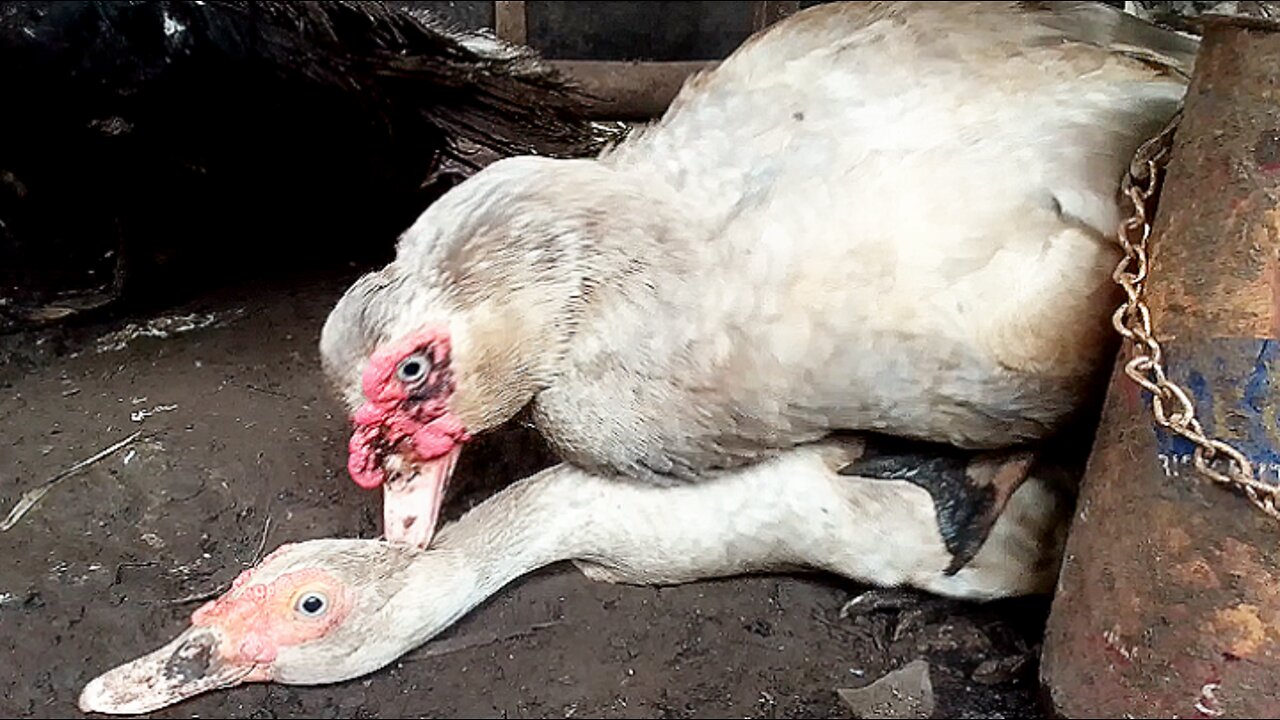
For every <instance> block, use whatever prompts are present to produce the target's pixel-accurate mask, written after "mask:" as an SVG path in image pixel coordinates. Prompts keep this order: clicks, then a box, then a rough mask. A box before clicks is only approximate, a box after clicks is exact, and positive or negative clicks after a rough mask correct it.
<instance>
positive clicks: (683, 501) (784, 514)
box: [375, 446, 949, 652]
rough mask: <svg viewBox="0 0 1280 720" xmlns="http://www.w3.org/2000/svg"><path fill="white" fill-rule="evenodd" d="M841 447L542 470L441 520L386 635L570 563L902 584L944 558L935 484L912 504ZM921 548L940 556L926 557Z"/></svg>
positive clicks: (634, 575) (629, 575)
mask: <svg viewBox="0 0 1280 720" xmlns="http://www.w3.org/2000/svg"><path fill="white" fill-rule="evenodd" d="M839 452H840V450H839V449H838V448H837V449H831V448H827V449H823V448H822V447H819V446H814V447H811V448H805V449H801V450H798V451H793V452H791V453H788V454H786V455H784V456H783V457H781V458H779V459H776V460H772V461H769V462H766V463H762V464H760V465H757V466H754V467H751V468H748V469H745V470H739V471H735V472H733V473H730V474H726V475H724V476H722V477H720V478H716V479H714V480H709V481H704V482H701V483H697V484H692V485H686V486H679V487H668V488H660V487H655V486H649V485H642V484H634V483H628V482H626V481H623V480H620V479H611V478H601V477H598V476H595V475H592V474H589V473H586V472H583V471H581V470H578V469H576V468H574V467H572V466H570V465H558V466H556V467H553V468H551V469H548V470H545V471H543V472H542V473H539V474H537V475H535V476H533V477H530V478H528V479H525V480H522V481H520V482H517V483H515V484H514V485H512V486H511V487H509V488H507V489H506V490H504V491H503V492H501V493H499V494H498V495H495V496H494V497H492V498H490V499H489V500H487V501H486V502H484V503H482V504H481V505H479V506H477V507H476V508H474V509H472V510H471V511H469V512H468V513H467V514H466V515H465V516H463V517H462V518H461V519H460V520H458V521H456V522H455V523H453V524H451V525H448V526H446V527H444V528H442V529H441V531H440V532H439V534H438V535H437V538H436V541H435V543H434V544H433V546H432V547H431V548H430V549H429V550H427V551H426V552H423V553H422V554H421V555H420V556H419V558H418V559H417V560H415V561H414V564H413V565H412V566H411V567H410V569H408V570H407V571H406V573H407V574H408V575H409V576H411V577H412V579H411V580H410V581H409V582H408V584H407V585H406V586H405V587H404V589H403V590H402V591H401V592H400V593H399V595H400V597H397V598H396V599H394V600H392V603H394V604H396V605H397V606H398V611H397V617H396V618H395V621H396V623H397V627H398V628H404V629H405V630H408V629H409V628H413V630H412V631H408V632H392V633H388V634H389V635H395V636H398V637H399V643H400V652H407V651H409V650H411V649H413V648H414V647H416V646H417V645H419V644H421V643H423V642H426V641H427V640H429V639H430V638H431V637H433V636H434V635H436V634H437V633H439V632H440V631H442V630H443V629H445V628H446V627H448V626H449V625H450V624H452V623H453V622H455V621H456V620H458V619H459V618H461V617H462V616H463V615H465V614H466V613H468V612H469V611H470V610H471V609H473V608H474V607H476V606H477V605H479V604H480V603H481V602H483V601H484V600H485V599H486V598H488V597H489V596H491V595H493V594H494V593H496V592H498V591H499V590H500V589H502V588H503V587H504V586H505V585H507V584H508V583H509V582H511V581H512V580H514V579H516V578H519V577H520V576H522V575H524V574H526V573H528V572H531V571H533V570H536V569H538V568H541V567H543V566H546V565H549V564H552V563H555V562H559V561H563V560H573V561H575V562H577V563H578V565H579V567H581V568H582V569H583V570H584V572H586V573H587V574H588V576H590V577H592V578H594V579H599V580H612V581H620V582H629V583H637V584H674V583H682V582H690V581H694V580H698V579H703V578H710V577H723V576H728V575H737V574H742V573H750V572H767V571H776V570H791V569H801V568H819V569H830V570H835V571H837V572H840V573H842V574H845V575H846V576H850V577H854V578H858V577H862V578H864V579H867V580H880V579H886V580H888V581H889V582H894V581H897V580H906V579H908V575H909V574H910V573H911V572H915V571H917V570H918V569H919V568H922V567H923V568H925V569H926V570H928V571H929V572H934V571H935V568H933V566H932V565H933V564H936V565H937V566H938V568H941V567H945V565H946V563H947V562H948V560H949V557H948V556H946V555H945V552H942V546H941V544H940V542H939V540H938V537H937V534H936V533H937V531H936V529H935V528H936V525H934V524H933V508H932V504H931V503H930V502H929V499H928V495H927V493H925V492H924V491H923V490H918V489H917V490H918V493H917V494H916V495H909V498H914V499H915V500H916V502H910V501H909V499H904V497H903V492H904V491H903V489H902V487H900V486H899V485H898V484H896V483H884V482H876V481H866V482H862V483H859V482H858V481H857V480H856V479H853V478H844V477H840V476H837V475H835V474H834V472H833V468H832V465H831V464H828V461H827V459H826V458H827V457H830V456H831V454H832V453H839ZM838 461H839V458H838V457H837V458H835V459H833V460H832V464H836V463H838ZM908 492H911V491H908ZM917 495H918V497H917ZM912 528H915V530H913V529H912ZM890 532H892V533H893V536H894V537H895V539H896V540H897V541H899V542H898V544H897V546H896V547H895V546H894V545H892V544H889V543H886V542H885V537H886V535H887V534H888V533H890ZM917 536H918V537H917ZM904 544H905V546H907V547H909V548H911V550H912V551H914V554H912V552H910V551H909V552H903V549H904V547H903V545H904ZM912 546H914V547H912ZM918 548H926V549H927V553H929V554H930V557H931V558H935V557H936V562H934V561H933V560H930V562H929V563H922V562H921V552H922V551H921V550H919V549H918ZM930 563H932V564H930ZM375 634H376V633H375Z"/></svg>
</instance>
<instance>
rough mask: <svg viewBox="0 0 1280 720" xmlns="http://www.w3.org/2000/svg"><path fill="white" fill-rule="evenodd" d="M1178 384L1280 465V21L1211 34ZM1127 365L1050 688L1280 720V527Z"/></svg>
mask: <svg viewBox="0 0 1280 720" xmlns="http://www.w3.org/2000/svg"><path fill="white" fill-rule="evenodd" d="M1146 295H1147V304H1148V306H1149V307H1150V309H1151V319H1152V325H1153V327H1154V329H1155V333H1154V334H1155V336H1156V337H1157V339H1158V340H1159V341H1160V343H1161V344H1162V345H1163V347H1164V353H1165V359H1164V365H1165V369H1166V371H1167V373H1168V377H1169V378H1170V379H1171V380H1173V381H1174V382H1176V383H1177V384H1178V385H1180V386H1181V387H1182V388H1183V389H1184V390H1186V391H1187V393H1188V394H1189V395H1190V396H1191V399H1192V401H1193V402H1194V405H1195V409H1196V417H1197V418H1198V419H1199V420H1200V422H1201V423H1202V425H1203V428H1204V430H1205V434H1206V435H1208V436H1209V437H1216V438H1220V439H1222V440H1225V441H1227V442H1229V443H1231V444H1232V445H1233V446H1234V447H1235V448H1237V449H1239V450H1241V451H1242V452H1243V453H1244V454H1245V455H1246V456H1247V457H1248V458H1249V460H1250V461H1251V462H1252V464H1253V466H1254V469H1255V471H1256V476H1257V477H1258V478H1259V479H1264V480H1269V481H1271V482H1276V481H1277V468H1280V421H1278V412H1280V409H1278V408H1280V340H1278V338H1280V26H1278V25H1275V24H1270V23H1265V22H1261V21H1256V20H1250V19H1243V18H1230V19H1228V18H1216V19H1213V20H1209V21H1207V22H1206V25H1205V31H1204V41H1203V45H1202V47H1201V51H1200V58H1199V60H1198V61H1197V66H1196V69H1195V73H1194V77H1193V79H1192V82H1191V85H1190V88H1189V90H1188V94H1187V99H1186V104H1185V107H1184V113H1183V117H1182V120H1181V124H1180V125H1179V127H1178V129H1177V132H1176V135H1175V137H1174V144H1173V150H1172V155H1171V158H1170V160H1169V164H1168V167H1167V176H1166V178H1165V181H1164V186H1163V190H1162V192H1161V195H1160V199H1159V209H1158V212H1157V215H1156V217H1155V220H1154V224H1153V228H1152V236H1151V252H1150V276H1149V279H1148V280H1147V288H1146ZM1128 352H1129V351H1128V350H1127V349H1126V350H1124V351H1122V352H1121V353H1120V356H1119V358H1118V361H1117V363H1116V367H1115V370H1114V372H1113V375H1112V378H1111V385H1110V386H1109V388H1108V394H1107V398H1106V402H1105V406H1104V408H1103V414H1102V417H1101V422H1100V425H1099V428H1098V433H1097V436H1096V438H1095V441H1094V447H1093V451H1092V454H1091V456H1090V461H1089V466H1088V470H1087V471H1086V475H1085V479H1084V482H1083V486H1082V489H1081V496H1080V500H1079V504H1078V507H1077V510H1076V516H1075V518H1074V519H1073V522H1072V527H1071V531H1070V536H1069V539H1068V543H1067V548H1066V555H1065V558H1064V562H1063V567H1062V572H1061V576H1060V580H1059V585H1058V589H1057V593H1056V595H1055V598H1054V602H1053V607H1052V611H1051V615H1050V619H1049V623H1048V628H1047V632H1046V637H1045V644H1044V650H1043V657H1042V662H1041V680H1042V683H1043V685H1044V689H1045V690H1046V696H1047V698H1048V700H1049V702H1050V704H1051V705H1052V711H1053V712H1054V713H1055V714H1057V715H1060V716H1064V717H1069V718H1118V717H1134V718H1197V717H1200V718H1203V717H1238V718H1243V717H1252V718H1275V717H1280V522H1277V521H1276V520H1275V519H1274V518H1271V517H1269V516H1268V515H1266V514H1265V513H1264V512H1261V511H1260V510H1259V509H1258V508H1256V507H1255V506H1254V505H1253V504H1252V503H1251V502H1250V501H1249V500H1248V499H1247V498H1246V497H1245V496H1244V494H1243V493H1241V492H1238V491H1237V490H1235V489H1233V488H1231V487H1230V486H1226V485H1222V484H1217V483H1213V482H1211V481H1209V480H1207V479H1206V478H1205V477H1204V476H1203V475H1201V474H1199V473H1198V472H1197V471H1196V470H1195V469H1194V467H1193V466H1192V464H1191V459H1192V456H1193V455H1192V454H1193V451H1194V446H1193V445H1191V444H1190V443H1189V442H1187V441H1185V440H1184V439H1183V438H1182V437H1179V436H1178V435H1176V434H1171V433H1169V432H1166V431H1165V430H1164V429H1163V428H1162V427H1161V426H1159V425H1158V424H1157V423H1156V422H1155V421H1154V419H1153V414H1152V408H1151V402H1150V400H1151V396H1150V395H1148V394H1147V392H1146V391H1145V390H1143V389H1142V388H1140V387H1139V386H1138V385H1137V384H1136V383H1135V382H1134V381H1133V380H1132V379H1131V378H1129V377H1128V376H1126V374H1125V372H1124V370H1123V366H1124V365H1125V363H1126V362H1127V361H1128V360H1129V358H1130V357H1131V356H1130V355H1129V354H1128Z"/></svg>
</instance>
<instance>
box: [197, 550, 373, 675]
mask: <svg viewBox="0 0 1280 720" xmlns="http://www.w3.org/2000/svg"><path fill="white" fill-rule="evenodd" d="M251 581H252V571H246V572H245V573H242V574H241V575H240V577H238V578H236V581H235V582H234V583H233V584H232V589H231V591H230V592H228V593H227V594H226V595H224V596H222V597H220V598H218V599H217V600H213V601H210V602H208V603H205V605H204V606H202V607H201V608H200V609H198V610H196V611H195V612H194V613H192V615H191V624H192V625H193V626H194V627H197V628H201V627H212V628H216V629H217V630H219V631H220V632H221V634H222V636H223V637H224V638H225V644H224V645H223V647H222V654H223V657H224V659H225V660H226V661H228V662H231V663H238V664H243V665H250V664H252V665H256V666H260V667H263V668H264V670H265V669H266V668H267V667H268V666H270V664H271V663H273V662H275V660H276V656H277V655H278V654H279V652H280V649H281V648H283V647H288V646H293V645H300V644H302V643H305V642H308V641H310V640H315V639H317V638H320V637H323V636H324V635H325V634H327V633H328V632H329V631H330V630H332V629H333V628H334V627H336V626H337V625H339V624H340V623H341V622H342V621H343V620H345V619H346V617H347V615H348V613H350V611H351V606H352V597H351V592H350V591H349V590H348V589H347V588H346V586H345V585H344V584H343V583H342V582H341V581H339V580H337V579H336V578H334V577H333V576H331V575H329V574H328V573H326V572H324V571H323V570H317V569H304V570H299V571H297V572H293V573H288V574H285V575H281V576H280V577H278V578H276V579H274V580H272V581H271V582H269V583H263V584H258V585H248V583H249V582H251Z"/></svg>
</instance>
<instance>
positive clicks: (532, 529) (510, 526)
mask: <svg viewBox="0 0 1280 720" xmlns="http://www.w3.org/2000/svg"><path fill="white" fill-rule="evenodd" d="M583 478H584V475H583V474H582V473H581V472H580V471H577V470H575V469H573V468H571V467H570V466H567V465H558V466H556V467H553V468H550V469H548V470H545V471H543V472H542V473H539V474H538V475H535V476H533V477H531V478H527V479H525V480H522V481H520V482H517V483H516V484H514V485H512V486H510V487H508V488H506V489H505V490H503V491H502V492H500V493H498V494H497V495H495V496H494V497H491V498H489V499H488V500H486V501H485V502H484V503H481V504H480V505H478V506H476V507H475V508H472V509H471V510H469V511H468V512H467V513H466V514H465V515H463V516H462V518H460V519H459V520H457V521H455V522H453V523H451V524H449V525H447V526H445V527H444V528H442V529H441V530H440V532H439V533H437V535H436V539H435V541H434V542H433V544H432V546H431V547H430V548H429V549H428V550H426V551H425V552H421V553H419V554H418V556H417V558H416V559H415V560H414V561H413V564H412V565H410V567H409V568H408V570H407V571H406V573H405V577H408V578H409V580H408V582H406V584H405V585H404V586H403V587H402V588H401V589H400V591H399V592H397V593H396V595H395V596H394V597H393V598H392V599H391V601H390V603H389V608H390V613H389V615H388V616H387V617H386V618H385V620H386V621H387V622H390V623H392V627H395V628H403V629H404V630H405V631H401V632H395V633H390V635H395V636H398V637H399V640H400V642H401V643H403V645H402V646H401V647H399V648H397V649H396V650H395V651H394V652H393V653H392V654H393V655H395V656H398V655H399V654H402V653H404V652H408V651H409V650H411V649H413V648H415V647H417V646H418V645H421V644H422V643H425V642H427V641H428V640H430V639H431V638H432V637H434V636H435V635H437V634H438V633H440V632H441V631H443V630H444V629H445V628H447V627H449V626H450V625H452V624H453V623H454V622H456V621H458V620H459V619H460V618H462V617H463V616H464V615H466V614H467V613H468V612H470V611H471V610H472V609H474V608H475V607H476V606H477V605H479V604H480V603H482V602H484V601H485V600H486V599H487V598H489V597H490V596H492V595H493V594H495V593H497V592H498V591H499V590H501V589H502V588H503V587H505V586H506V585H507V584H508V583H510V582H512V581H513V580H516V579H517V578H519V577H521V576H523V575H525V574H527V573H529V572H532V571H534V570H537V569H539V568H541V567H544V566H546V565H550V564H552V563H555V562H558V561H560V560H565V559H572V558H575V557H579V556H582V555H590V554H593V553H595V552H599V551H601V550H602V549H603V550H604V551H606V552H607V551H608V547H609V546H610V545H611V544H612V543H613V542H614V541H616V540H617V539H618V537H617V536H618V534H619V533H620V532H621V533H622V535H624V536H625V532H622V527H623V524H622V523H620V522H619V521H620V518H618V517H616V515H617V514H619V508H617V507H616V503H615V504H614V506H612V507H611V506H610V504H609V503H608V502H605V501H604V500H605V495H603V494H600V493H597V492H588V493H585V494H584V493H583V492H581V490H582V488H581V487H580V483H581V481H582V479H583ZM602 545H603V546H604V547H602ZM410 629H411V630H410Z"/></svg>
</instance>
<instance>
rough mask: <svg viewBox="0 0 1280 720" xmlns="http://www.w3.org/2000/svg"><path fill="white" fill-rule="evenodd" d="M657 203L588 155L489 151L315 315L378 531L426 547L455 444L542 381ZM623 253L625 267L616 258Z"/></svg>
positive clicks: (489, 424)
mask: <svg viewBox="0 0 1280 720" xmlns="http://www.w3.org/2000/svg"><path fill="white" fill-rule="evenodd" d="M655 215H657V213H655V210H654V202H653V200H652V198H649V197H646V195H645V192H644V188H643V187H642V186H637V184H636V183H635V182H634V181H631V180H628V179H626V178H623V177H620V173H617V172H615V171H613V170H611V169H610V168H608V167H605V166H604V165H602V164H600V163H597V162H595V161H593V160H566V159H550V158H535V157H520V158H509V159H504V160H500V161H498V162H496V163H493V164H491V165H489V166H487V167H486V168H485V169H483V170H481V171H480V172H478V173H476V174H475V175H473V176H472V177H470V178H468V179H467V180H465V181H463V182H462V183H460V184H458V185H457V186H455V187H453V188H451V189H450V190H449V191H448V192H447V193H445V194H444V195H443V196H442V197H441V198H440V199H439V200H437V201H436V202H435V203H433V204H432V205H431V206H429V207H428V208H427V210H426V211H425V212H424V213H423V214H422V215H421V216H420V217H419V218H418V220H417V221H416V222H415V223H414V224H413V225H412V226H411V227H410V228H409V229H408V230H407V231H406V232H405V233H404V234H403V235H402V236H401V237H400V240H399V243H398V245H397V252H396V258H395V260H394V261H393V262H391V263H390V264H388V265H387V266H386V267H383V268H381V269H380V270H378V271H376V272H371V273H369V274H366V275H364V276H363V277H361V278H360V279H358V280H357V281H356V282H355V283H354V284H353V285H352V286H351V287H350V288H349V289H348V290H347V291H346V293H345V294H344V295H343V296H342V298H341V299H340V300H339V301H338V302H337V304H336V305H335V307H334V308H333V310H332V312H331V313H330V314H329V317H328V318H327V320H326V321H325V324H324V328H323V330H322V332H321V337H320V351H321V357H322V361H323V366H324V369H325V373H326V375H327V377H328V379H329V381H330V382H331V384H333V385H334V386H335V388H336V390H337V392H338V393H339V394H340V395H341V397H342V398H343V399H344V401H345V403H346V405H347V409H348V411H349V413H350V417H351V421H352V424H353V426H354V430H353V433H352V436H351V440H350V445H349V453H348V470H349V472H350V474H351V477H352V479H354V480H355V482H356V483H357V484H359V485H360V486H361V487H363V488H366V489H374V488H378V487H381V488H382V489H383V522H384V533H385V537H386V539H387V540H391V541H395V542H404V543H409V544H412V545H415V546H418V547H426V546H427V545H428V544H429V543H430V541H431V539H432V537H433V536H434V533H435V531H436V528H437V525H438V522H439V516H440V507H441V504H442V501H443V498H444V496H445V492H446V490H447V489H448V487H449V484H450V481H451V479H452V476H453V471H454V468H455V465H456V463H457V460H458V457H459V453H460V452H461V450H462V448H463V447H464V446H465V444H466V443H467V442H468V440H469V439H471V438H472V437H474V436H476V435H478V434H480V433H483V432H485V431H488V430H491V429H494V428H496V427H498V426H499V425H501V424H503V423H505V422H507V421H508V420H510V419H511V418H512V417H514V416H515V415H516V414H517V413H518V412H519V411H520V410H521V409H522V408H524V407H525V406H527V405H528V404H529V402H530V401H531V400H532V399H533V398H534V397H535V395H536V394H537V393H538V392H540V391H541V390H542V389H544V388H546V387H547V386H548V384H549V383H550V382H551V381H552V380H553V379H554V377H555V376H556V374H557V372H558V368H559V363H560V360H561V358H562V357H563V355H564V352H565V350H566V348H567V346H568V343H569V341H570V338H571V336H572V334H573V331H574V328H575V324H576V322H577V320H578V318H579V317H580V315H581V313H582V308H583V306H584V304H585V303H586V302H588V296H589V295H590V292H591V288H592V287H595V286H597V285H599V284H604V283H610V282H613V281H614V279H615V278H617V277H618V276H619V275H620V274H626V273H630V274H632V275H634V274H635V273H636V272H637V271H636V268H635V262H634V261H633V260H630V259H628V258H626V257H625V254H624V253H622V252H616V251H610V248H623V247H627V246H628V245H630V246H632V247H639V248H640V252H643V251H644V248H643V245H642V241H641V240H640V238H647V237H653V236H654V235H655V233H654V229H653V228H652V227H650V226H651V225H652V224H653V222H655V221H654V220H653V218H654V217H655ZM628 263H630V265H629V266H628Z"/></svg>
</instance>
